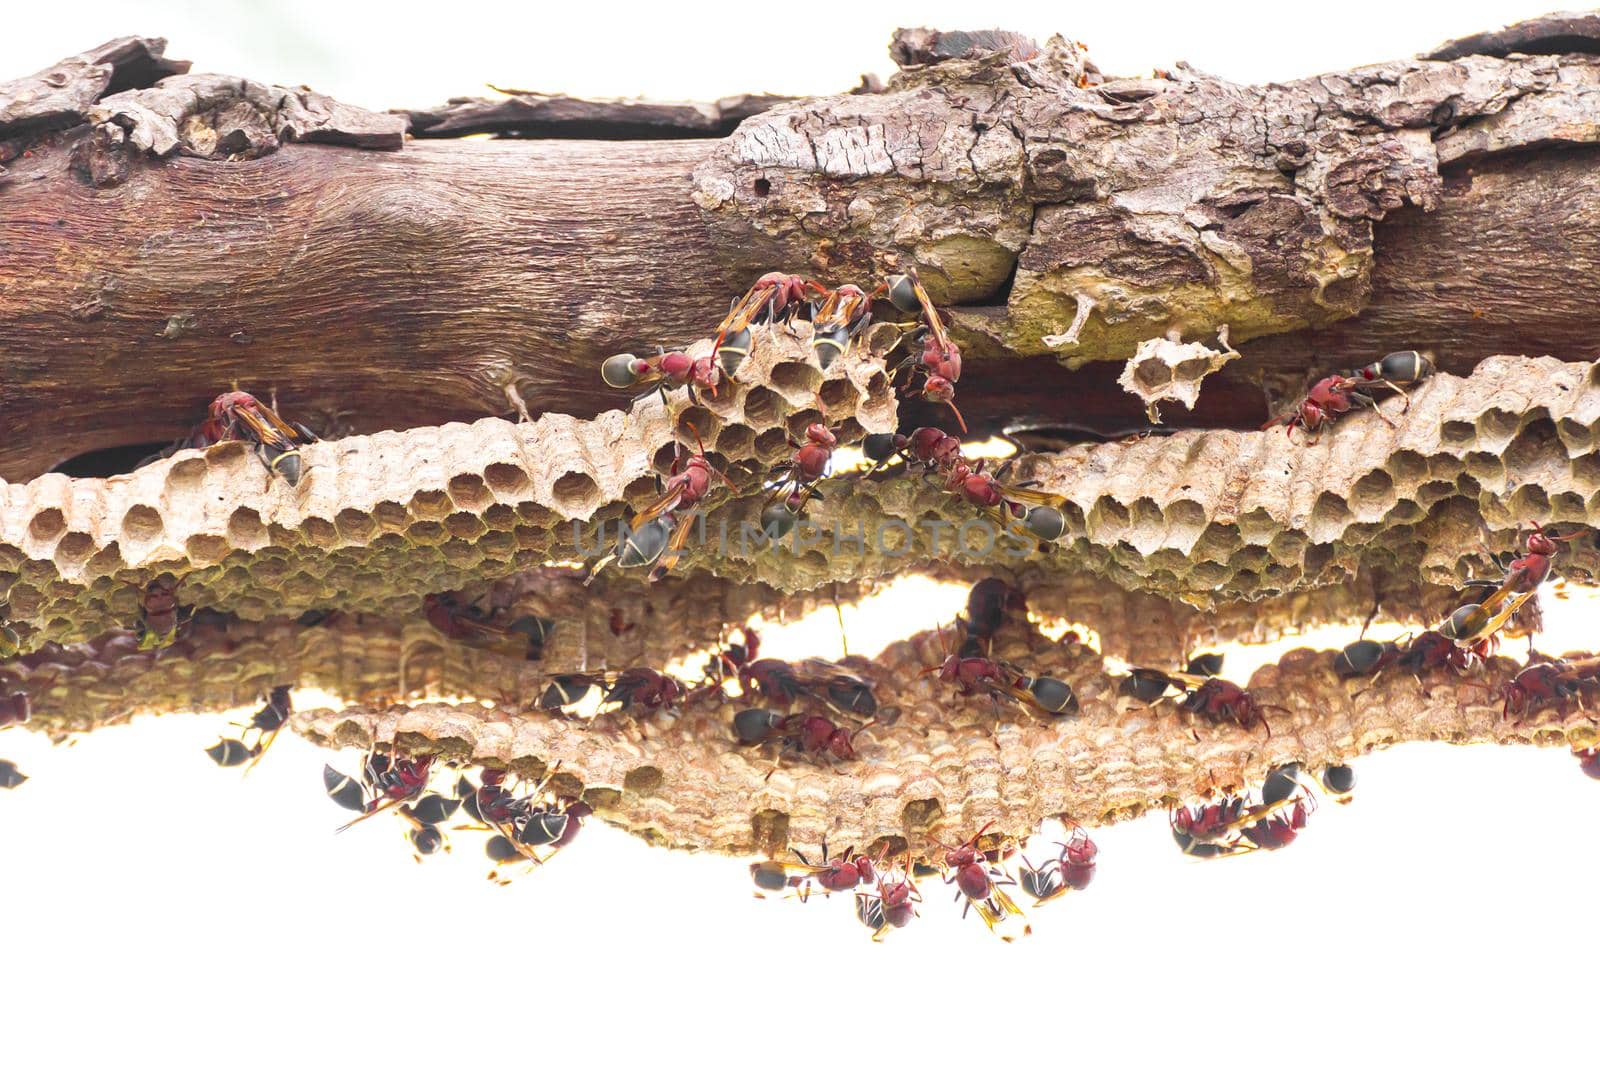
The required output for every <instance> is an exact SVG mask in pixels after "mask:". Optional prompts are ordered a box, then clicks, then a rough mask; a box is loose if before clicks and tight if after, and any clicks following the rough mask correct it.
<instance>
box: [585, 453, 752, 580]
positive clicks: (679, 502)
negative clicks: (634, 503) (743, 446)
mask: <svg viewBox="0 0 1600 1067" xmlns="http://www.w3.org/2000/svg"><path fill="white" fill-rule="evenodd" d="M690 432H692V433H693V434H694V439H695V444H697V445H698V446H699V447H700V451H699V453H698V454H696V455H691V456H690V457H689V460H688V463H687V464H686V465H685V466H684V469H683V470H682V471H681V472H680V471H679V470H678V459H679V458H681V457H674V458H673V460H672V470H671V473H670V475H669V477H668V478H667V483H666V486H665V488H663V490H662V492H661V496H660V497H659V498H657V499H656V501H655V502H654V503H652V504H651V505H650V506H649V507H647V508H645V509H644V510H643V511H641V512H639V514H637V515H635V516H634V517H633V522H632V524H631V528H632V532H633V534H635V535H637V534H639V533H640V531H641V530H642V529H644V528H647V527H649V526H650V525H651V524H653V523H656V522H658V521H659V520H661V519H664V518H666V517H668V516H671V517H672V520H673V522H674V523H675V524H676V526H675V528H674V529H673V531H672V536H671V538H670V539H669V540H668V541H667V543H666V544H665V546H664V550H658V551H657V553H656V558H655V559H654V560H653V561H652V562H654V564H655V565H654V566H653V567H652V568H651V570H650V580H651V581H652V582H653V581H655V580H657V579H658V578H661V577H663V576H665V575H666V573H667V572H668V571H670V570H671V569H672V568H673V567H674V566H675V565H676V564H677V562H678V557H679V556H680V555H681V554H682V552H683V546H684V545H685V544H687V543H688V540H689V531H690V530H691V529H692V528H693V526H694V522H693V516H694V513H695V509H696V508H698V507H699V506H700V503H701V502H702V501H703V500H705V498H706V496H707V494H709V493H710V492H711V479H712V477H713V476H715V477H716V478H718V479H720V480H721V481H722V483H723V484H724V485H727V486H729V487H730V488H731V487H732V484H733V483H731V482H729V481H728V479H727V477H726V476H725V475H724V474H723V473H722V472H721V471H719V470H717V469H716V468H715V467H713V466H712V465H711V461H710V460H709V459H707V458H706V446H705V443H704V442H703V441H701V440H700V432H699V431H698V430H695V429H694V427H692V426H691V427H690ZM680 447H681V446H680ZM604 562H605V561H604V560H602V561H601V563H602V564H603V563H604ZM618 564H619V565H623V561H622V560H620V559H619V560H618ZM599 569H600V567H599V566H596V567H595V569H594V571H592V572H590V575H589V578H590V580H592V579H593V578H594V573H595V572H598V571H599Z"/></svg>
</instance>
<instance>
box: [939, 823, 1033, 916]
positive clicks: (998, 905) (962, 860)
mask: <svg viewBox="0 0 1600 1067" xmlns="http://www.w3.org/2000/svg"><path fill="white" fill-rule="evenodd" d="M989 825H992V824H989ZM989 825H985V826H984V827H983V829H981V830H979V831H978V832H977V833H975V834H973V835H972V837H970V838H969V839H968V840H967V841H966V843H965V844H961V845H957V846H955V847H954V848H945V854H944V862H943V864H942V865H941V866H942V868H943V871H944V874H943V877H944V880H945V883H946V884H947V885H949V884H954V885H955V887H956V899H957V900H960V899H962V898H963V897H964V898H966V903H965V904H964V905H963V906H962V909H961V914H962V915H963V916H965V915H966V913H967V910H968V909H969V908H972V907H973V906H974V905H976V906H977V907H976V910H977V913H978V917H979V918H980V919H982V920H983V924H984V925H985V926H986V927H988V928H989V929H990V930H994V929H995V928H996V926H998V925H999V924H1000V923H1001V922H1002V921H1004V920H1005V918H1006V916H1008V915H1021V914H1022V909H1021V908H1019V907H1017V905H1016V902H1014V901H1013V900H1012V899H1011V898H1010V897H1009V896H1007V895H1006V893H1005V890H1003V889H1001V888H1000V887H1001V886H1003V885H1015V884H1016V881H1015V880H1014V879H1012V878H1010V877H1009V876H1007V875H1006V874H1005V872H1004V871H1001V870H1000V869H999V868H997V867H994V866H991V865H990V863H989V859H988V857H987V856H986V855H985V854H984V851H983V850H982V849H979V848H978V840H979V839H980V838H981V837H983V835H984V834H985V833H986V832H987V831H988V829H989ZM952 871H953V872H954V873H951V872H952ZM1002 879H1003V880H1002ZM1032 932H1033V928H1032V927H1031V926H1029V925H1027V924H1026V923H1024V924H1023V927H1022V933H1023V936H1024V937H1026V936H1027V935H1028V934H1031V933H1032ZM1006 940H1008V941H1009V940H1010V938H1007V939H1006Z"/></svg>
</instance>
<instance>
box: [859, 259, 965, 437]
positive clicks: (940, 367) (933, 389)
mask: <svg viewBox="0 0 1600 1067" xmlns="http://www.w3.org/2000/svg"><path fill="white" fill-rule="evenodd" d="M878 291H879V292H887V294H888V296H889V301H890V303H892V304H894V306H895V307H896V308H898V309H899V310H901V311H907V312H915V311H920V312H921V313H922V318H923V329H922V330H921V331H920V332H921V335H922V336H921V341H922V351H921V352H920V353H918V354H916V355H913V356H907V357H906V358H905V359H904V360H902V361H901V363H900V364H899V365H898V366H896V368H895V371H896V372H898V371H899V369H900V367H901V366H910V367H911V368H912V373H913V374H916V373H917V372H919V371H920V372H921V374H922V388H921V390H920V393H921V396H922V398H923V399H924V400H929V401H932V402H933V403H935V404H944V405H946V406H948V407H949V408H950V413H951V414H952V415H954V416H955V417H956V424H957V425H959V426H960V427H961V432H962V433H966V432H967V423H966V420H965V419H963V418H962V417H961V412H960V410H959V409H958V408H957V407H956V382H958V381H960V380H961V350H960V349H959V348H957V347H956V344H955V342H954V341H952V340H950V336H949V335H948V334H947V333H945V329H944V322H943V320H942V319H940V317H939V311H938V309H937V308H935V307H934V306H933V301H932V300H930V299H929V298H928V293H927V291H926V290H925V289H923V288H922V283H921V282H920V281H919V280H918V279H917V276H916V273H915V272H914V271H913V272H908V273H906V274H896V275H891V276H890V277H889V278H888V279H887V280H886V281H885V283H884V285H883V286H881V287H880V288H879V290H878Z"/></svg>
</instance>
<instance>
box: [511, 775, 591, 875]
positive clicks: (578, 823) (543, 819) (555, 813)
mask: <svg viewBox="0 0 1600 1067" xmlns="http://www.w3.org/2000/svg"><path fill="white" fill-rule="evenodd" d="M540 788H541V789H542V788H543V786H542V784H541V786H540ZM592 814H594V809H593V808H592V807H590V806H589V805H588V804H586V803H584V802H583V801H581V800H579V799H577V798H576V797H558V798H557V799H556V801H555V802H554V803H549V804H535V805H530V806H528V807H527V808H526V809H525V810H523V811H521V812H519V813H518V814H517V815H516V816H515V817H514V818H513V819H512V820H510V821H509V822H508V823H504V824H500V826H499V827H498V828H499V829H500V830H501V832H502V834H508V835H509V836H510V838H511V839H512V840H514V841H515V842H516V843H517V844H518V845H520V846H522V848H523V849H524V850H529V849H535V848H549V849H550V850H551V851H552V852H555V851H557V850H560V849H563V848H566V847H567V846H568V845H570V844H571V843H572V841H573V839H574V838H576V837H577V836H578V831H579V830H580V829H582V827H583V820H584V819H585V818H587V817H588V816H590V815H592ZM524 855H527V856H529V858H531V859H534V860H535V861H536V862H540V863H542V862H544V859H545V858H547V857H539V856H537V855H535V854H533V853H531V852H526V851H525V852H524Z"/></svg>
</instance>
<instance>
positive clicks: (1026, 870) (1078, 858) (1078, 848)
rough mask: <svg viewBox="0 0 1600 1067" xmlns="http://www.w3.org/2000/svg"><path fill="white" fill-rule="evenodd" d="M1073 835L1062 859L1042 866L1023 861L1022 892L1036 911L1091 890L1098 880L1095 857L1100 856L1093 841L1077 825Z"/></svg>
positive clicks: (1063, 845)
mask: <svg viewBox="0 0 1600 1067" xmlns="http://www.w3.org/2000/svg"><path fill="white" fill-rule="evenodd" d="M1069 825H1070V826H1071V828H1072V833H1071V834H1070V835H1069V836H1068V838H1067V840H1066V841H1065V842H1064V843H1063V844H1062V845H1061V852H1060V854H1059V855H1057V856H1054V857H1052V858H1051V859H1049V860H1048V861H1046V862H1045V863H1043V864H1040V865H1039V866H1034V864H1033V863H1032V862H1031V861H1030V860H1028V859H1027V858H1026V857H1024V859H1023V870H1022V873H1021V874H1020V875H1019V876H1018V877H1019V881H1020V884H1021V886H1022V891H1023V892H1025V893H1027V894H1028V895H1029V896H1030V897H1032V898H1033V900H1034V907H1038V906H1039V905H1041V904H1045V903H1048V902H1049V901H1052V900H1055V899H1056V898H1057V897H1062V896H1065V895H1066V894H1067V893H1068V892H1070V891H1072V890H1079V891H1082V890H1084V889H1087V888H1089V883H1090V882H1091V881H1093V880H1094V868H1095V856H1097V855H1098V854H1099V852H1100V849H1099V846H1097V845H1096V844H1095V843H1094V841H1093V839H1091V838H1090V837H1089V835H1088V834H1087V833H1085V832H1084V829H1083V827H1081V826H1079V825H1077V824H1076V823H1070V824H1069Z"/></svg>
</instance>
